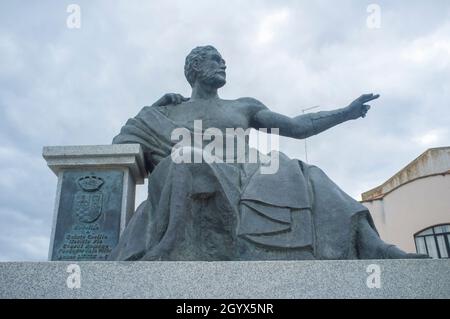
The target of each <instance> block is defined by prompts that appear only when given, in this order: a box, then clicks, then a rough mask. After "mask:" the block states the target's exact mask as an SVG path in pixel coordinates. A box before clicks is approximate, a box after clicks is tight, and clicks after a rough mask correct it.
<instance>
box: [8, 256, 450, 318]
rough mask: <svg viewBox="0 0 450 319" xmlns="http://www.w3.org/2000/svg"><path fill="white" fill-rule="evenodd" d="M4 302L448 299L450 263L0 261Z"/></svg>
mask: <svg viewBox="0 0 450 319" xmlns="http://www.w3.org/2000/svg"><path fill="white" fill-rule="evenodd" d="M0 298H179V299H190V298H194V299H204V298H207V299H210V298H231V299H234V298H256V299H277V298H288V299H290V298H450V260H449V259H441V260H431V259H429V260H424V259H415V260H413V259H408V260H340V261H334V260H328V261H326V260H318V261H251V262H234V261H230V262H142V261H140V262H43V263H0ZM268 302H270V300H269V301H268ZM182 303H183V302H181V304H182ZM225 317H226V315H225Z"/></svg>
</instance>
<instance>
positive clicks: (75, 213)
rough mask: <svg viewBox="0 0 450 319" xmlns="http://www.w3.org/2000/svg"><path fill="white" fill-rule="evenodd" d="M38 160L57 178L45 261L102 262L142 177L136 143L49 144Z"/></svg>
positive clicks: (121, 227) (132, 203)
mask: <svg viewBox="0 0 450 319" xmlns="http://www.w3.org/2000/svg"><path fill="white" fill-rule="evenodd" d="M43 157H44V158H45V160H46V161H47V164H48V166H49V167H50V168H51V170H52V171H53V172H54V173H55V174H56V175H57V176H58V186H57V191H56V201H55V209H54V219H53V227H52V235H51V241H50V250H49V260H105V259H106V258H107V257H108V255H109V253H110V252H111V250H112V249H113V248H114V247H115V245H116V244H117V242H118V240H119V236H120V234H121V233H122V231H123V230H124V228H125V226H126V224H127V223H128V221H129V219H130V217H131V216H132V214H133V212H134V206H135V189H136V184H142V183H144V179H145V177H146V171H145V167H144V156H143V152H142V149H141V147H140V145H138V144H121V145H97V146H94V145H93V146H49V147H44V150H43Z"/></svg>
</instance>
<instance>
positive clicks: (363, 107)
mask: <svg viewBox="0 0 450 319" xmlns="http://www.w3.org/2000/svg"><path fill="white" fill-rule="evenodd" d="M379 97H380V95H379V94H375V95H374V94H373V93H370V94H363V95H361V96H360V97H359V98H357V99H356V100H354V101H353V102H352V103H350V105H349V106H347V110H348V116H349V117H350V119H352V120H356V119H358V118H360V117H366V114H367V112H368V111H369V110H370V105H368V104H366V103H367V102H370V101H372V100H376V99H378V98H379Z"/></svg>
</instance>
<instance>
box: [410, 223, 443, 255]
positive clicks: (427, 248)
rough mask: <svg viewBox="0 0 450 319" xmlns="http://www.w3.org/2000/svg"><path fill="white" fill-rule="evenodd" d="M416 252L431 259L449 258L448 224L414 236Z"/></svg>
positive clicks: (428, 229)
mask: <svg viewBox="0 0 450 319" xmlns="http://www.w3.org/2000/svg"><path fill="white" fill-rule="evenodd" d="M414 240H415V242H416V251H417V252H418V253H419V254H427V255H428V256H430V257H431V258H449V256H450V224H447V225H438V226H433V227H430V228H427V229H425V230H422V231H421V232H419V233H417V234H415V235H414Z"/></svg>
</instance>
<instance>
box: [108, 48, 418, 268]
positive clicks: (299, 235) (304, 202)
mask: <svg viewBox="0 0 450 319" xmlns="http://www.w3.org/2000/svg"><path fill="white" fill-rule="evenodd" d="M225 70H226V66H225V61H224V59H223V58H222V56H221V55H220V53H219V52H218V51H217V50H216V49H215V48H214V47H212V46H203V47H197V48H195V49H193V50H192V51H191V52H190V54H189V55H188V56H187V58H186V63H185V75H186V78H187V80H188V82H189V84H190V85H191V86H192V94H191V97H190V98H189V99H188V98H185V97H183V96H181V95H179V94H166V95H164V96H163V97H162V98H161V99H160V100H158V101H157V102H156V103H155V104H153V105H152V106H147V107H144V108H143V109H142V110H141V111H140V113H139V114H138V115H137V116H136V117H135V118H132V119H130V120H128V122H127V123H126V125H125V126H124V127H123V128H122V130H121V132H120V134H119V135H118V136H116V137H115V138H114V140H113V143H139V144H140V145H142V147H143V149H144V155H145V160H146V166H147V167H146V168H147V170H148V172H149V180H148V199H147V200H146V201H145V202H144V203H142V204H141V205H140V206H139V207H138V209H137V210H136V212H135V214H134V215H133V217H132V219H131V220H130V222H129V224H128V225H127V227H126V229H125V231H124V233H123V235H122V237H121V239H120V241H119V244H118V245H117V247H116V248H115V249H114V250H113V252H112V254H111V255H110V257H109V258H110V260H205V261H215V260H305V259H375V258H380V259H384V258H417V257H424V256H422V255H416V254H408V253H405V252H403V251H401V250H399V249H398V248H397V247H395V246H393V245H388V244H386V243H384V242H383V241H382V240H381V239H380V237H379V235H378V233H377V231H376V229H375V226H374V224H373V221H372V218H371V216H370V213H369V212H368V210H367V208H366V207H364V206H363V205H362V204H360V203H359V202H357V201H356V200H354V199H353V198H351V197H350V196H348V195H347V194H346V193H344V192H343V191H342V190H341V189H340V188H339V187H338V186H337V185H335V184H334V183H333V182H332V181H331V180H330V179H329V178H328V177H327V176H326V175H325V173H324V172H323V171H322V170H320V169H319V168H317V167H316V166H313V165H308V164H306V163H303V162H302V161H299V160H297V159H290V158H288V157H287V156H286V155H284V154H283V153H278V156H279V168H278V170H277V172H276V173H273V174H262V173H261V171H260V167H261V166H262V165H263V162H261V161H258V162H256V163H242V162H221V163H219V162H213V163H211V162H202V163H178V162H176V161H174V157H173V156H172V155H173V153H172V152H173V147H174V145H175V141H173V140H172V133H173V131H174V130H175V129H177V128H180V127H182V128H186V129H187V130H188V132H190V133H192V134H195V132H194V121H195V120H202V123H203V128H209V127H213V128H217V129H219V130H220V131H221V132H223V133H224V134H227V132H226V129H227V128H243V129H244V130H245V129H249V128H254V129H259V128H278V129H279V134H280V135H282V136H288V137H292V138H297V139H303V138H307V137H310V136H313V135H316V134H318V133H320V132H323V131H325V130H327V129H329V128H331V127H333V126H335V125H338V124H340V123H343V122H346V121H349V120H355V119H358V118H360V117H364V116H365V115H366V113H367V112H368V110H369V108H370V106H369V105H367V104H366V103H368V102H369V101H371V100H374V99H377V98H378V97H379V95H374V94H365V95H362V96H361V97H359V98H358V99H356V100H355V101H353V102H352V103H351V104H350V105H349V106H347V107H344V108H340V109H337V110H334V111H326V112H318V113H311V114H305V115H300V116H297V117H294V118H290V117H287V116H284V115H282V114H278V113H275V112H272V111H270V110H269V109H268V108H267V107H266V106H265V105H264V104H263V103H261V102H260V101H258V100H256V99H254V98H249V97H246V98H239V99H237V100H224V99H221V98H220V97H219V96H218V89H219V88H221V87H223V86H224V85H225V83H226V73H225ZM202 132H204V130H203V131H202ZM245 142H246V143H248V140H246V141H245ZM202 147H203V146H200V149H198V146H193V147H192V148H191V149H190V150H189V151H190V152H193V153H195V152H198V151H200V153H201V148H202ZM184 151H186V150H184ZM184 151H183V152H184Z"/></svg>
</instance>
